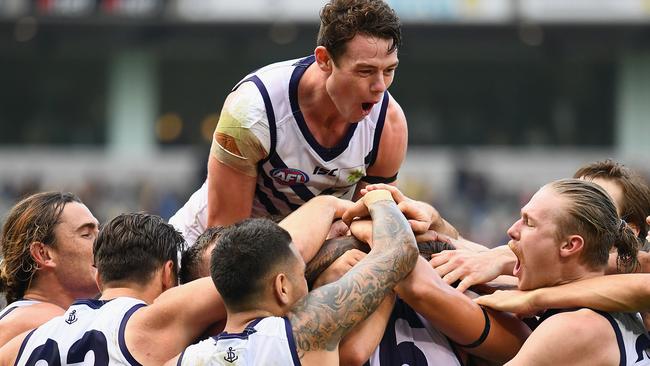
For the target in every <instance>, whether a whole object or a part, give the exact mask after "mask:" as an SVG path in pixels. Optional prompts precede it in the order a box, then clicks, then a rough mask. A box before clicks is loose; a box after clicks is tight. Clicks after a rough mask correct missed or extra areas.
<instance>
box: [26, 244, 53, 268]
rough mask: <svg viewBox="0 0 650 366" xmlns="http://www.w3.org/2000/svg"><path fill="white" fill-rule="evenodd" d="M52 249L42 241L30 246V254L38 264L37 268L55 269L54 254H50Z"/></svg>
mask: <svg viewBox="0 0 650 366" xmlns="http://www.w3.org/2000/svg"><path fill="white" fill-rule="evenodd" d="M50 249H51V248H50V247H49V246H48V245H46V244H44V243H42V242H40V241H35V242H32V243H31V244H29V253H30V254H31V256H32V258H34V262H35V263H36V267H37V268H43V267H55V266H56V263H55V261H54V260H53V258H52V255H51V254H52V253H50Z"/></svg>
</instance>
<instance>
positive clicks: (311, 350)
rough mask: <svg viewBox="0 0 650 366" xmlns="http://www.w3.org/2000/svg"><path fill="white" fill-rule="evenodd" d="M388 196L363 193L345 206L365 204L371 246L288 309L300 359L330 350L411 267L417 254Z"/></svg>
mask: <svg viewBox="0 0 650 366" xmlns="http://www.w3.org/2000/svg"><path fill="white" fill-rule="evenodd" d="M380 195H383V194H380ZM384 197H385V196H384ZM388 197H389V198H388V199H385V198H384V199H381V200H376V201H373V199H376V198H377V195H371V196H367V195H366V196H365V197H364V198H363V200H360V201H359V202H358V203H357V204H356V205H355V206H354V207H353V208H352V209H351V211H355V210H356V211H363V210H364V209H365V208H366V207H367V212H369V213H370V216H371V217H372V219H373V238H374V245H373V248H372V250H371V251H370V253H369V254H368V255H367V256H366V258H364V259H363V260H361V261H360V262H359V263H358V264H357V265H356V266H355V267H354V268H353V269H352V270H351V271H350V272H348V273H347V274H345V275H344V276H343V277H342V278H341V279H340V280H338V281H336V282H333V283H331V284H329V285H326V286H323V287H320V288H318V289H316V290H314V291H312V292H311V293H309V294H308V295H307V296H306V297H305V298H303V299H302V300H301V301H300V302H299V303H298V304H297V305H296V306H295V307H294V309H293V310H292V311H291V312H290V313H289V314H288V318H289V320H290V321H291V325H292V329H293V334H294V337H295V341H296V348H297V351H298V355H299V356H300V358H301V360H303V362H309V361H310V360H311V359H313V357H314V356H315V355H316V354H322V353H323V351H325V352H333V351H336V349H337V347H338V344H339V341H340V340H341V338H342V337H343V336H344V335H345V334H346V333H347V332H348V331H349V330H350V329H351V328H352V327H354V326H355V325H356V324H358V323H359V322H361V321H362V320H363V319H365V318H366V317H368V315H369V314H370V313H372V312H373V311H375V309H377V307H378V306H379V304H380V303H381V301H382V300H383V299H384V297H385V296H386V294H388V293H390V291H391V289H392V288H393V287H394V286H395V284H397V282H398V281H400V280H401V279H402V278H404V277H405V276H406V275H407V274H408V273H409V272H410V271H411V270H412V269H413V266H414V265H415V263H416V260H417V257H418V251H417V246H416V244H415V237H414V236H413V232H412V230H411V228H410V226H409V224H408V222H407V220H406V218H405V217H404V215H403V214H402V213H401V212H400V210H399V209H398V208H397V205H396V204H395V203H394V202H392V199H391V198H390V195H388ZM361 205H363V206H361ZM357 216H363V215H357ZM321 361H322V360H321ZM314 362H317V360H314Z"/></svg>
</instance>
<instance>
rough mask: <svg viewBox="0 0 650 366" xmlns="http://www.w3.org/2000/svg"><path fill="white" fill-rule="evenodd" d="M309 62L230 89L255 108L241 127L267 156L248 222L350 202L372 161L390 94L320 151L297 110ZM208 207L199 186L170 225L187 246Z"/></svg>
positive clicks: (271, 69)
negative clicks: (322, 199) (318, 204)
mask: <svg viewBox="0 0 650 366" xmlns="http://www.w3.org/2000/svg"><path fill="white" fill-rule="evenodd" d="M313 62H314V57H313V56H309V57H306V58H302V59H295V60H290V61H284V62H278V63H275V64H271V65H268V66H266V67H263V68H261V69H259V70H257V71H255V72H253V73H251V74H249V75H248V76H246V77H245V78H244V79H243V80H242V81H240V82H239V83H238V84H237V85H236V86H235V88H234V89H233V90H238V92H240V93H244V94H246V95H249V96H250V98H242V99H246V100H250V101H252V102H251V103H258V104H260V105H259V106H257V108H247V110H248V111H249V112H248V113H249V114H254V117H250V118H249V120H245V121H240V122H241V123H243V124H245V127H246V128H248V129H250V131H252V132H253V133H254V134H255V136H256V137H257V138H258V140H259V142H260V144H261V145H262V146H263V147H264V149H265V150H266V151H267V152H268V155H267V156H266V158H265V159H263V160H262V161H260V162H259V163H258V166H257V184H256V188H255V198H254V201H253V212H252V216H253V217H261V216H263V217H266V216H270V215H279V216H286V215H288V214H289V213H291V212H292V211H294V210H296V209H297V208H298V207H300V206H301V205H302V204H304V203H305V202H307V201H309V200H310V199H311V198H313V197H315V196H318V195H321V194H329V195H334V196H337V197H340V198H346V199H350V198H352V195H353V194H354V191H355V188H356V185H357V182H359V180H361V178H363V177H365V176H366V170H367V168H368V167H370V166H371V165H373V164H374V162H375V160H376V158H377V152H378V150H379V141H380V139H381V134H382V131H383V128H384V121H385V119H386V110H387V108H388V103H389V100H390V94H389V93H388V92H387V91H386V92H385V93H384V98H383V100H382V101H381V102H380V103H377V104H376V105H374V106H373V107H372V109H371V111H370V113H369V115H368V116H366V117H365V118H364V119H362V120H361V121H359V122H357V123H353V124H350V128H349V130H348V133H347V134H346V135H345V136H344V137H343V140H342V141H341V142H340V143H339V145H338V146H336V147H333V148H325V147H323V146H321V145H320V144H319V143H318V142H317V141H316V139H315V138H314V136H313V135H312V134H311V132H310V131H309V128H308V127H307V123H306V122H305V119H304V116H303V114H302V112H301V111H300V107H299V105H298V83H299V81H300V78H301V77H302V75H303V74H304V72H305V71H306V70H307V68H308V67H309V65H311V64H312V63H313ZM260 111H261V112H260ZM387 178H388V177H387ZM217 179H218V178H217ZM377 182H383V181H382V180H380V181H377ZM207 204H208V190H207V184H203V185H202V186H201V188H200V189H199V190H198V191H196V192H195V193H194V194H193V195H192V196H191V197H190V199H189V200H188V202H187V203H186V204H185V205H184V206H183V207H182V208H181V209H180V210H179V211H178V212H177V213H176V214H175V215H174V216H173V217H172V218H171V219H170V220H169V223H170V224H171V225H173V226H174V227H175V228H176V229H177V230H179V231H180V232H181V233H182V234H183V235H184V237H185V240H186V241H187V242H188V244H189V245H193V244H194V242H195V241H196V238H197V237H198V236H199V235H200V234H201V233H203V232H204V231H205V229H206V227H207V216H208V211H207Z"/></svg>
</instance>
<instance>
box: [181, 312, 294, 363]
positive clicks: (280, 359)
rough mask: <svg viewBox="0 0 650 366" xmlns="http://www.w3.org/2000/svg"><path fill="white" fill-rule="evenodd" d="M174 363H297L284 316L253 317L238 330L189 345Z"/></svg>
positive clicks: (292, 340) (287, 321)
mask: <svg viewBox="0 0 650 366" xmlns="http://www.w3.org/2000/svg"><path fill="white" fill-rule="evenodd" d="M177 365H179V366H181V365H187V366H194V365H203V366H212V365H215V366H216V365H224V366H225V365H228V366H231V365H237V366H256V365H266V366H290V365H296V366H298V365H300V359H299V358H298V352H297V351H296V345H295V341H294V338H293V331H292V329H291V323H290V322H289V320H288V319H287V318H278V317H268V318H258V319H255V320H253V321H252V322H251V323H250V324H248V326H246V328H245V329H244V331H243V332H241V333H226V332H223V333H221V334H219V335H217V336H214V337H210V338H208V339H205V340H203V341H201V342H199V343H197V344H194V345H192V346H189V347H187V348H186V349H185V351H183V353H181V355H180V357H179V358H178V363H177Z"/></svg>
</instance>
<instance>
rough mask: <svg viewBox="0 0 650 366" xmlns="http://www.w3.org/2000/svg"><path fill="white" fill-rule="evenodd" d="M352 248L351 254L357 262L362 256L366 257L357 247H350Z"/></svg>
mask: <svg viewBox="0 0 650 366" xmlns="http://www.w3.org/2000/svg"><path fill="white" fill-rule="evenodd" d="M352 250H353V252H352V253H353V254H352V256H353V257H354V259H355V260H356V261H357V262H359V261H361V260H362V259H363V258H365V257H366V253H364V252H362V251H360V250H359V249H352Z"/></svg>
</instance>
